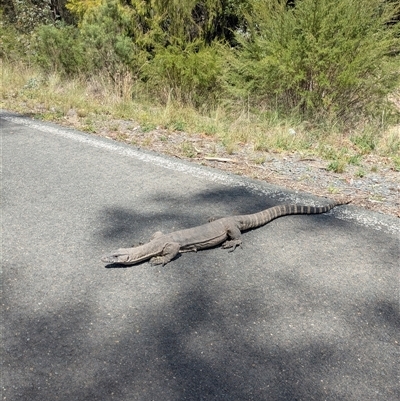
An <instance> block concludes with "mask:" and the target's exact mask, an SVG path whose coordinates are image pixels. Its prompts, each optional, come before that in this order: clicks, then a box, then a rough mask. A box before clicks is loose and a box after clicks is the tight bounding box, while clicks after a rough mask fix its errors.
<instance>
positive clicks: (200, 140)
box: [57, 109, 400, 217]
mask: <svg viewBox="0 0 400 401" xmlns="http://www.w3.org/2000/svg"><path fill="white" fill-rule="evenodd" d="M84 121H85V119H84V118H81V117H79V116H78V114H77V113H76V111H74V109H71V110H70V111H69V112H68V113H67V115H66V117H64V118H62V119H60V120H58V121H57V123H59V124H61V125H66V126H70V127H73V128H75V129H78V130H85V131H88V130H89V131H90V132H92V133H93V134H96V135H99V136H103V137H107V138H111V139H114V140H117V141H121V142H125V143H129V144H132V145H133V146H135V147H139V148H144V149H147V150H153V151H155V152H160V153H163V154H167V155H170V156H173V157H177V158H181V159H185V160H190V161H192V162H194V163H198V164H202V165H205V166H209V167H213V168H218V169H221V170H224V171H229V172H231V173H234V174H239V175H243V176H248V177H251V178H254V179H259V180H263V181H267V182H269V183H271V184H276V185H281V186H284V187H286V188H289V189H292V190H299V191H305V192H308V193H311V194H313V195H317V196H327V197H330V198H338V199H343V197H345V198H346V199H347V200H350V201H351V203H352V204H354V205H357V206H361V207H364V208H366V209H370V210H373V211H377V212H381V213H385V214H390V215H394V216H397V217H400V173H399V172H398V171H395V170H394V169H392V168H391V167H390V163H388V160H387V159H385V158H383V157H379V156H375V155H369V156H368V157H365V158H364V159H363V160H362V163H361V164H360V165H357V166H355V165H348V166H346V168H345V171H344V172H342V173H335V172H333V171H330V170H328V165H329V162H328V161H326V160H323V159H320V158H317V157H315V156H305V155H301V154H299V153H276V152H265V151H263V152H262V151H256V150H254V148H253V146H252V144H248V143H246V144H245V143H243V144H238V146H236V147H235V149H234V151H233V152H230V153H227V150H226V148H225V147H224V146H222V144H221V143H220V142H219V141H218V139H216V138H214V137H211V136H207V135H205V134H187V133H185V132H181V131H169V130H166V129H163V128H162V127H157V128H155V129H152V130H146V129H145V128H142V127H141V126H140V125H139V124H137V123H136V122H134V121H127V120H115V119H110V118H108V117H107V118H105V119H100V120H99V119H97V120H96V119H94V120H92V124H91V126H90V129H88V127H87V126H85V122H84ZM398 131H399V135H400V126H399V127H398Z"/></svg>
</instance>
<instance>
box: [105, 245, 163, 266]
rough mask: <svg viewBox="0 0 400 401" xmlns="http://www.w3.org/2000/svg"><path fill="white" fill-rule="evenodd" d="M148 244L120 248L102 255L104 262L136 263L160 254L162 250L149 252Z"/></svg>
mask: <svg viewBox="0 0 400 401" xmlns="http://www.w3.org/2000/svg"><path fill="white" fill-rule="evenodd" d="M148 248H149V246H148V244H144V245H141V246H137V247H133V248H120V249H117V250H116V251H112V252H110V253H109V254H107V255H104V256H102V257H101V261H102V262H104V263H118V264H122V265H135V264H137V263H140V262H143V261H144V260H146V259H150V258H151V257H153V256H155V255H158V254H159V253H160V252H149V249H148Z"/></svg>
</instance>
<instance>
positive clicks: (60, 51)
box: [34, 25, 91, 75]
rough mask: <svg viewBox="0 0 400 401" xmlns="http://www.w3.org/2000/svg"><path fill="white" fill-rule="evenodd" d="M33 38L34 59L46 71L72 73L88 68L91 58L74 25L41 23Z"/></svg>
mask: <svg viewBox="0 0 400 401" xmlns="http://www.w3.org/2000/svg"><path fill="white" fill-rule="evenodd" d="M35 38H36V39H35V42H34V46H35V50H36V52H35V54H36V61H37V63H38V64H39V65H40V66H41V67H42V68H43V69H44V70H45V71H46V72H58V73H60V74H62V75H63V74H66V75H74V74H78V73H79V72H81V71H83V70H89V69H90V66H91V60H90V59H89V58H88V57H87V53H86V51H85V45H84V43H83V42H82V41H81V40H80V37H79V31H78V29H77V28H76V27H74V26H71V25H69V26H68V25H58V26H54V25H42V26H40V27H39V28H38V29H37V30H36V37H35Z"/></svg>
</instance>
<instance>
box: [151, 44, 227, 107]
mask: <svg viewBox="0 0 400 401" xmlns="http://www.w3.org/2000/svg"><path fill="white" fill-rule="evenodd" d="M221 74H222V63H221V58H220V55H219V52H218V48H217V46H205V45H202V44H201V43H200V42H194V43H191V44H188V45H187V46H185V47H184V48H181V47H180V46H177V45H171V46H168V47H167V48H162V49H159V50H158V51H157V53H156V55H155V57H154V59H153V60H152V61H151V62H149V63H148V64H147V65H146V66H145V68H144V76H145V78H146V79H147V80H148V86H150V87H151V88H152V89H153V90H154V92H155V93H158V94H161V95H162V96H163V97H162V100H163V101H164V102H167V101H169V100H178V101H180V102H183V103H188V104H192V105H194V106H198V107H199V106H202V105H203V104H204V103H207V104H209V105H211V104H213V103H214V102H215V100H216V98H217V96H218V94H219V91H218V88H220V77H221Z"/></svg>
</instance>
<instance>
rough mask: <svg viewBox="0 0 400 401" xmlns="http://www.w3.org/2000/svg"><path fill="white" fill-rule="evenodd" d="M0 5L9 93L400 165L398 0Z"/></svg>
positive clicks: (92, 0) (344, 160)
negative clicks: (373, 156) (399, 127)
mask: <svg viewBox="0 0 400 401" xmlns="http://www.w3.org/2000/svg"><path fill="white" fill-rule="evenodd" d="M1 11H2V15H1V24H0V36H1V42H0V55H1V58H2V62H3V85H2V88H1V94H0V96H1V98H2V99H3V105H5V106H7V105H12V106H11V107H14V108H15V107H17V108H18V107H21V108H22V105H25V107H26V106H27V105H30V104H32V105H33V104H36V105H37V104H40V105H41V108H42V111H41V113H42V114H43V115H45V116H46V117H47V118H51V117H52V116H53V117H60V116H63V115H65V114H66V113H68V111H69V110H70V109H71V108H73V109H76V110H78V112H79V113H80V114H81V115H85V116H86V115H88V116H89V115H90V114H91V113H97V114H102V113H103V114H104V113H108V114H113V115H117V116H119V117H122V118H135V119H137V120H138V121H140V123H141V125H142V126H143V127H146V126H148V127H149V126H151V127H155V126H159V125H164V126H166V127H170V128H171V129H175V130H183V129H184V130H185V131H189V132H190V131H198V132H199V131H200V132H205V133H206V134H207V135H212V136H217V137H219V139H220V140H221V143H223V144H224V145H225V147H226V148H227V149H228V150H229V153H231V152H233V151H234V149H235V146H236V144H237V143H239V142H247V141H249V142H252V143H253V144H254V147H255V149H259V150H269V149H273V150H278V151H292V150H302V151H307V152H312V153H318V154H319V155H321V156H323V157H324V158H326V159H328V160H329V161H330V164H329V165H328V167H329V168H330V169H332V170H334V171H337V172H340V171H343V170H344V169H345V166H346V164H348V163H350V164H353V163H354V160H357V162H358V160H359V158H361V157H363V156H364V155H367V154H370V153H378V154H380V155H384V156H388V157H390V158H391V159H392V161H393V163H394V165H395V166H398V160H399V159H398V153H399V150H400V144H399V138H398V132H397V131H396V130H395V129H393V128H392V127H393V126H396V124H400V117H399V112H398V110H396V109H395V108H394V107H393V102H392V101H391V100H392V99H393V96H394V95H395V94H396V91H397V92H398V91H399V88H400V23H399V22H398V20H399V19H400V17H399V16H400V5H399V3H398V2H397V1H391V0H360V1H358V2H355V1H354V0H337V1H336V2H335V6H334V7H332V1H331V0H296V1H295V2H293V1H288V2H286V1H281V0H267V1H262V2H261V1H258V0H216V1H215V0H214V1H213V0H202V1H195V0H184V1H178V0H173V1H161V0H145V1H143V0H130V1H125V0H59V1H58V2H48V1H45V0H20V1H14V0H6V1H5V2H4V5H3V6H2V8H1ZM44 89H46V90H44ZM18 105H19V106H18ZM36 112H39V111H38V110H36ZM90 127H91V125H90V124H88V129H89V128H90ZM182 146H183V147H184V148H185V149H184V150H185V152H186V153H190V154H192V151H191V149H190V148H189V147H188V146H187V145H182ZM192 157H193V156H192ZM359 171H360V175H361V171H362V170H361V168H360V170H359Z"/></svg>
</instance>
